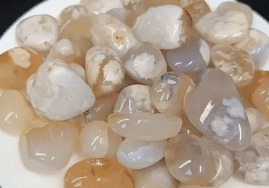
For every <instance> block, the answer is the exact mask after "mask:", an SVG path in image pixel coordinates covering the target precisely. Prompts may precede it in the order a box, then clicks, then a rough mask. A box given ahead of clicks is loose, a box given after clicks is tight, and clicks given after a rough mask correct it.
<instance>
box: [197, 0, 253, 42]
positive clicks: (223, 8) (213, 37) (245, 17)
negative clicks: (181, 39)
mask: <svg viewBox="0 0 269 188" xmlns="http://www.w3.org/2000/svg"><path fill="white" fill-rule="evenodd" d="M246 9H247V10H246ZM251 23H252V11H251V9H250V8H249V7H247V6H246V5H244V4H242V3H238V2H229V3H228V4H227V2H224V3H222V4H220V5H219V7H218V8H217V10H216V11H213V12H210V13H208V14H206V15H204V16H203V17H202V18H201V19H199V21H198V22H197V23H196V24H195V28H196V30H197V31H198V33H199V35H201V36H202V38H203V39H204V40H205V41H207V42H209V43H211V44H235V43H238V42H240V41H242V40H244V39H245V38H246V37H247V35H248V31H249V28H250V26H251Z"/></svg>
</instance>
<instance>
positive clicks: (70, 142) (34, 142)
mask: <svg viewBox="0 0 269 188" xmlns="http://www.w3.org/2000/svg"><path fill="white" fill-rule="evenodd" d="M77 136H78V130H77V129H76V127H75V126H74V125H72V124H71V123H69V122H51V123H48V124H46V125H45V126H43V127H36V128H33V129H30V130H27V131H25V132H24V133H22V134H21V136H20V146H19V147H20V155H21V159H22V162H23V164H24V166H25V167H26V168H28V169H29V170H32V171H35V172H38V173H45V174H47V173H53V172H55V171H59V170H61V169H62V168H64V167H65V166H66V165H67V163H68V162H69V160H70V158H71V156H72V154H73V151H74V148H75V143H76V139H77Z"/></svg>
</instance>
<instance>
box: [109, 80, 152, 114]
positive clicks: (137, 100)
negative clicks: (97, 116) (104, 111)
mask: <svg viewBox="0 0 269 188" xmlns="http://www.w3.org/2000/svg"><path fill="white" fill-rule="evenodd" d="M134 112H150V113H154V105H153V103H152V101H151V97H150V86H145V85H140V84H136V85H131V86H128V87H125V88H124V89H123V90H122V91H121V92H120V94H119V96H118V99H117V102H116V104H115V108H114V113H123V114H129V113H134Z"/></svg>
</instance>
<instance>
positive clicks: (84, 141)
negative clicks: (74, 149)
mask: <svg viewBox="0 0 269 188" xmlns="http://www.w3.org/2000/svg"><path fill="white" fill-rule="evenodd" d="M79 141H80V147H81V150H82V153H83V154H85V155H86V156H87V157H89V158H101V157H110V156H116V152H117V149H118V147H119V145H120V144H121V142H122V137H121V136H119V135H117V134H116V133H114V132H113V131H112V130H111V129H110V128H109V125H108V123H106V122H104V121H92V122H90V123H87V125H86V126H84V127H83V128H82V131H81V132H80V136H79Z"/></svg>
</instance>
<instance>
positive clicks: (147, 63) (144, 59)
mask: <svg viewBox="0 0 269 188" xmlns="http://www.w3.org/2000/svg"><path fill="white" fill-rule="evenodd" d="M122 61H123V64H124V67H125V69H126V72H127V74H129V75H130V76H131V77H132V78H133V79H135V80H137V81H138V82H141V83H143V84H147V85H152V82H153V80H154V79H155V78H157V77H159V76H160V75H161V74H163V73H165V72H166V71H167V65H166V62H165V59H164V56H163V55H162V53H161V51H160V50H159V49H157V48H156V47H154V46H153V45H151V44H147V43H142V44H140V45H136V46H134V47H132V48H131V49H130V50H129V51H128V52H127V53H126V54H125V56H123V57H122Z"/></svg>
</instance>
